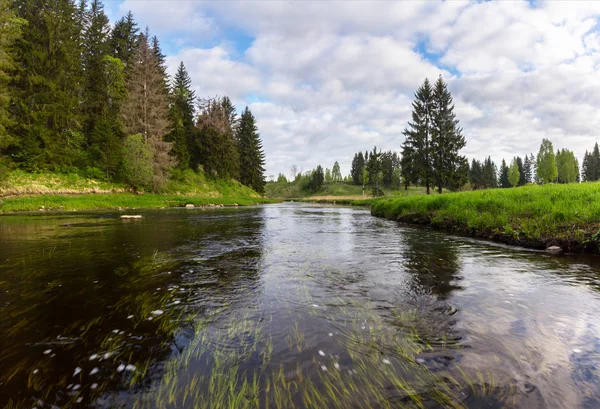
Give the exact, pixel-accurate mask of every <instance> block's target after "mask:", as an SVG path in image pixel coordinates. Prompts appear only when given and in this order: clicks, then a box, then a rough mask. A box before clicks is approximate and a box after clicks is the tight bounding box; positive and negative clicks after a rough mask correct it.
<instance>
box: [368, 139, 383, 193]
mask: <svg viewBox="0 0 600 409" xmlns="http://www.w3.org/2000/svg"><path fill="white" fill-rule="evenodd" d="M367 173H368V174H369V184H370V185H371V187H373V192H374V193H375V196H379V182H380V177H379V174H380V173H381V151H377V147H376V146H375V147H373V152H371V153H370V154H369V161H368V162H367Z"/></svg>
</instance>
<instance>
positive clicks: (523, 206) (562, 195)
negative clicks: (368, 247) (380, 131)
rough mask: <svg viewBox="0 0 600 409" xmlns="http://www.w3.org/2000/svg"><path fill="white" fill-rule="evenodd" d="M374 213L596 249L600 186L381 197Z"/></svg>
mask: <svg viewBox="0 0 600 409" xmlns="http://www.w3.org/2000/svg"><path fill="white" fill-rule="evenodd" d="M371 212H372V214H373V215H375V216H380V217H385V218H388V219H393V220H398V221H402V222H408V223H416V224H423V225H428V226H432V227H436V228H440V229H444V230H449V231H454V232H459V233H464V234H468V235H470V236H475V237H482V238H489V239H493V240H497V241H501V242H505V243H509V244H517V245H524V246H528V247H538V248H545V247H548V246H551V245H559V246H561V247H563V248H564V249H566V250H569V251H577V252H583V251H593V252H597V251H598V246H599V244H600V240H598V234H597V233H598V231H599V229H600V184H599V183H582V184H564V185H561V184H549V185H543V186H538V185H527V186H522V187H518V188H513V189H490V190H482V191H473V192H461V193H449V194H445V195H436V196H418V197H407V198H393V197H392V198H382V199H376V200H373V201H372V210H371Z"/></svg>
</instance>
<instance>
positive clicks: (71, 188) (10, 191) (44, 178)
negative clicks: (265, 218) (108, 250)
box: [0, 171, 274, 213]
mask: <svg viewBox="0 0 600 409" xmlns="http://www.w3.org/2000/svg"><path fill="white" fill-rule="evenodd" d="M272 202H274V200H272V199H265V198H263V197H262V196H260V195H259V194H257V193H256V192H255V191H253V190H252V189H250V188H248V187H246V186H243V185H241V184H240V183H238V182H236V181H233V180H220V179H211V178H207V177H206V176H205V175H203V174H198V173H194V172H191V171H189V172H184V173H181V174H178V175H177V177H174V178H172V179H171V180H169V182H168V183H167V184H166V185H165V186H164V188H163V189H162V191H161V194H156V193H145V194H136V193H133V192H132V191H131V190H130V189H129V188H128V187H127V186H126V185H124V184H119V183H111V182H105V181H100V180H96V179H91V178H86V177H84V176H81V175H78V174H68V175H65V174H51V173H40V174H32V173H26V172H21V171H14V172H12V173H11V174H10V175H8V177H7V178H6V180H5V181H4V182H3V183H2V185H1V186H0V213H12V212H18V211H35V210H40V209H43V210H64V211H72V210H96V209H134V208H135V209H156V208H166V207H175V206H184V205H186V204H194V205H195V206H207V205H225V206H233V205H236V204H237V205H240V206H244V205H252V204H256V203H272Z"/></svg>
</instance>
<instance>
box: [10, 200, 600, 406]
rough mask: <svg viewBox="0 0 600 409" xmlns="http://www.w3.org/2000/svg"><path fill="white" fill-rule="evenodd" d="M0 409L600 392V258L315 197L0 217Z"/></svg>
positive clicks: (502, 401)
mask: <svg viewBox="0 0 600 409" xmlns="http://www.w3.org/2000/svg"><path fill="white" fill-rule="evenodd" d="M0 248H1V249H2V254H1V255H0V291H1V294H2V295H1V296H0V306H2V313H3V314H2V315H1V316H0V333H2V334H3V336H2V337H0V406H7V405H8V406H17V407H33V406H36V407H51V406H52V405H56V406H59V407H69V406H74V405H78V406H82V405H83V406H89V407H160V408H164V407H174V408H175V407H198V408H202V407H206V408H211V409H215V408H220V407H223V408H225V407H228V408H229V407H236V408H245V407H247V408H251V407H270V408H294V407H295V408H323V407H329V408H336V407H339V408H395V407H409V408H412V407H414V408H442V407H453V408H458V407H468V408H503V407H516V408H563V407H564V408H588V407H590V408H591V407H600V393H599V392H598V391H599V390H600V378H599V373H598V365H599V364H600V356H599V351H600V323H599V322H598V320H597V317H598V316H599V313H600V293H599V292H598V289H600V285H599V284H600V279H599V276H598V271H600V269H599V267H600V265H599V263H598V259H596V258H581V257H570V256H563V257H550V256H547V255H545V254H539V253H535V252H527V251H521V250H515V249H509V248H506V247H502V246H494V245H489V244H485V243H481V242H477V241H472V240H468V239H462V238H456V237H450V236H446V235H443V234H440V233H436V232H433V231H429V230H423V229H410V228H405V227H401V226H398V225H397V224H396V223H393V222H389V221H386V220H381V219H375V218H372V217H371V216H370V215H369V214H368V212H367V211H364V210H357V209H349V208H340V207H328V206H306V205H295V204H286V205H276V206H266V207H259V208H247V209H221V210H211V211H204V210H200V209H194V210H192V211H189V210H188V211H157V212H147V213H144V218H143V219H142V220H141V221H136V222H133V223H123V222H122V221H120V220H119V219H118V218H117V215H113V214H99V213H93V214H87V215H81V214H78V215H72V214H69V215H59V216H48V215H45V216H42V217H31V216H9V217H4V218H1V219H0Z"/></svg>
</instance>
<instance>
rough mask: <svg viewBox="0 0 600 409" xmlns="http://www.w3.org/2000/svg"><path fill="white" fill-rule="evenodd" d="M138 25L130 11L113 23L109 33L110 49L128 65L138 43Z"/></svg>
mask: <svg viewBox="0 0 600 409" xmlns="http://www.w3.org/2000/svg"><path fill="white" fill-rule="evenodd" d="M138 32H139V30H138V26H137V23H136V22H135V20H134V18H133V14H131V11H130V12H128V13H127V15H126V16H124V17H122V18H121V19H120V20H119V21H117V22H116V23H115V26H114V27H113V29H112V31H111V33H110V43H109V46H110V51H111V53H112V55H113V56H114V57H115V58H118V59H120V60H121V61H122V62H123V64H124V65H125V66H126V67H129V65H130V64H131V62H132V60H133V56H134V55H135V52H136V50H137V48H138V45H139V40H140V38H139V34H138Z"/></svg>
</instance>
